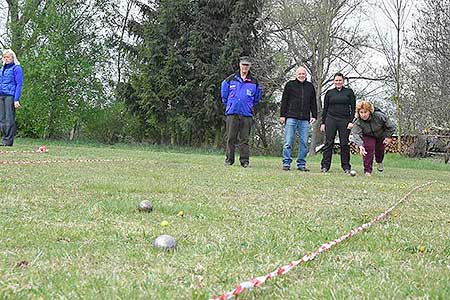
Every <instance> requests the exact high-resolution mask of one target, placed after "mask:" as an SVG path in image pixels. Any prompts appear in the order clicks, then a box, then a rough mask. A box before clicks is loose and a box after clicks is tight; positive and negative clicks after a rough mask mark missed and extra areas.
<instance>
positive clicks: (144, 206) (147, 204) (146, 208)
mask: <svg viewBox="0 0 450 300" xmlns="http://www.w3.org/2000/svg"><path fill="white" fill-rule="evenodd" d="M138 210H139V211H143V212H151V211H152V210H153V204H152V202H151V201H150V200H144V201H141V203H139V207H138Z"/></svg>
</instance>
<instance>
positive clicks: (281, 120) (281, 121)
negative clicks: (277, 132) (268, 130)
mask: <svg viewBox="0 0 450 300" xmlns="http://www.w3.org/2000/svg"><path fill="white" fill-rule="evenodd" d="M280 124H281V125H284V124H286V118H285V117H280Z"/></svg>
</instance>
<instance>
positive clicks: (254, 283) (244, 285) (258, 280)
mask: <svg viewBox="0 0 450 300" xmlns="http://www.w3.org/2000/svg"><path fill="white" fill-rule="evenodd" d="M434 182H435V181H429V182H427V183H424V184H422V185H420V186H416V187H415V188H413V189H412V190H411V191H409V192H408V193H407V194H406V195H405V196H403V198H401V199H400V200H399V201H397V203H395V204H394V205H392V206H391V207H390V208H388V209H386V210H385V211H384V212H383V213H381V214H380V215H378V216H376V217H374V218H373V219H372V220H371V221H370V222H367V223H365V224H363V225H361V226H358V227H356V228H353V229H352V230H350V231H349V232H348V233H347V234H344V235H343V236H341V237H340V238H337V239H335V240H333V241H330V242H327V243H325V244H322V245H321V246H320V247H319V248H317V249H316V250H315V251H314V252H312V253H310V254H307V255H305V256H303V257H302V258H301V259H300V260H294V261H292V262H291V263H289V264H287V265H284V266H282V267H279V268H277V269H276V270H274V271H272V272H270V273H268V274H266V275H264V276H259V277H255V278H253V279H252V280H250V281H244V282H241V283H239V284H238V285H237V286H236V287H235V288H234V289H233V290H231V291H229V292H226V293H224V294H222V295H220V296H217V297H213V298H210V300H226V299H230V298H233V297H235V296H238V295H239V294H241V293H243V292H244V291H245V290H248V289H252V288H255V287H258V286H260V285H262V284H263V283H264V282H266V281H267V280H268V279H270V278H274V277H277V276H281V275H284V274H286V273H287V272H289V271H290V270H291V269H293V268H294V267H296V266H297V265H299V264H301V263H304V262H307V261H310V260H313V259H314V258H316V256H318V255H319V254H320V253H322V252H325V251H327V250H329V249H330V248H331V247H333V246H335V245H337V244H339V243H341V242H343V241H345V240H346V239H348V238H350V237H352V236H354V235H356V234H357V233H360V232H362V231H364V230H366V229H367V228H369V227H370V226H372V225H373V224H374V223H377V222H379V221H380V220H382V219H383V218H385V217H386V216H387V215H388V214H389V213H390V212H391V211H392V210H393V209H394V208H396V207H397V206H398V205H399V204H400V203H402V202H403V201H405V200H406V199H407V198H408V197H409V196H411V194H412V193H414V192H415V191H417V190H419V189H422V188H424V187H426V186H429V185H431V184H432V183H434Z"/></svg>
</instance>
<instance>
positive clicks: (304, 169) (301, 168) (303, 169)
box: [297, 167, 309, 172]
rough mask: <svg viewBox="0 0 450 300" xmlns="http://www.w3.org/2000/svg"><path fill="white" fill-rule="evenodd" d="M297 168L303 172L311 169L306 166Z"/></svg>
mask: <svg viewBox="0 0 450 300" xmlns="http://www.w3.org/2000/svg"><path fill="white" fill-rule="evenodd" d="M297 170H299V171H301V172H309V169H308V168H306V167H300V168H297Z"/></svg>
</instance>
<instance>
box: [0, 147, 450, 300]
mask: <svg viewBox="0 0 450 300" xmlns="http://www.w3.org/2000/svg"><path fill="white" fill-rule="evenodd" d="M42 143H44V142H42V141H33V140H18V141H17V144H16V146H14V147H13V148H12V149H4V150H18V151H21V150H30V149H36V148H37V147H38V146H40V145H41V144H42ZM44 144H45V145H46V146H47V148H48V150H49V152H48V153H42V154H37V153H25V152H17V153H6V154H5V153H3V154H0V160H1V161H18V160H32V161H34V160H44V159H45V160H52V159H58V160H61V159H63V160H74V159H100V160H102V159H113V160H117V161H112V162H106V161H98V162H63V163H61V162H60V163H46V164H24V165H13V164H6V165H0V174H1V179H0V228H1V230H0V299H208V298H209V297H212V296H217V295H220V294H222V293H223V292H225V291H229V290H231V289H232V288H234V287H235V286H236V285H237V284H238V283H239V282H242V281H247V280H251V279H252V278H254V277H256V276H261V275H265V274H266V273H268V272H271V271H273V270H275V269H276V268H277V267H279V266H282V265H285V264H287V263H289V262H290V261H292V260H297V259H300V258H301V257H302V256H304V255H305V254H308V253H310V252H312V251H314V250H315V249H316V248H317V247H318V246H320V245H321V244H323V243H325V242H327V241H330V240H334V239H335V238H337V237H340V236H341V235H343V234H345V233H347V232H348V231H349V230H351V229H352V228H354V227H357V226H359V225H361V224H363V223H366V222H368V221H369V220H371V219H372V218H373V217H374V216H376V215H378V214H380V213H381V212H383V211H384V210H385V209H387V208H388V207H389V206H391V205H392V204H394V203H395V202H396V201H398V200H399V199H401V198H402V197H403V196H404V195H405V194H407V193H408V192H409V191H410V190H411V189H413V188H414V187H416V186H419V185H421V184H423V183H426V182H429V181H433V184H432V185H431V186H428V187H426V188H424V189H422V190H419V191H417V192H415V193H413V194H412V195H411V197H410V198H409V199H407V200H406V201H405V202H404V203H403V204H401V205H399V206H398V207H397V208H396V209H395V210H394V211H393V213H392V214H391V215H389V217H388V218H387V219H386V220H383V221H381V222H380V223H377V224H375V225H374V226H372V227H371V228H369V229H368V230H367V231H365V232H363V233H361V234H358V235H356V236H354V237H352V238H350V239H348V240H346V241H344V242H343V243H341V244H339V245H337V246H336V247H333V248H332V249H330V250H329V251H327V252H325V253H323V254H321V255H320V256H318V257H317V258H316V259H315V260H313V261H310V262H307V263H306V264H302V265H299V266H298V267H296V268H294V269H293V270H292V271H291V272H289V273H288V274H286V275H283V276H280V277H277V278H274V279H271V280H269V281H268V282H266V283H265V284H264V285H262V286H260V287H258V288H256V289H253V290H251V291H247V292H244V293H243V294H242V295H241V296H239V299H450V196H449V195H450V167H449V165H445V164H443V163H442V162H438V161H431V160H410V159H405V158H402V157H400V156H398V155H388V156H387V157H386V160H385V172H384V173H382V174H375V173H374V176H372V177H371V178H366V177H364V176H361V173H362V166H361V159H360V158H359V157H357V156H354V157H352V163H353V167H354V168H355V169H356V170H357V171H358V176H356V177H350V176H345V175H344V173H343V172H342V170H340V168H339V166H338V162H339V158H338V157H337V156H334V164H333V168H332V170H331V171H330V172H329V173H327V174H321V173H320V172H319V169H320V166H319V162H320V157H319V156H316V157H312V158H309V161H308V162H309V167H310V168H311V170H312V171H311V172H310V173H300V172H297V171H290V172H284V171H282V170H281V158H279V157H252V158H251V164H252V166H251V168H248V169H244V168H241V167H239V166H238V165H234V166H232V167H225V166H224V165H223V160H224V156H223V154H222V153H218V152H213V151H211V152H208V151H206V150H202V151H176V150H173V149H172V150H171V149H164V148H155V147H150V146H146V147H144V146H125V145H116V146H110V147H108V146H98V145H88V144H76V145H73V144H69V143H62V142H59V143H58V142H45V143H44ZM0 150H3V149H0ZM122 159H126V160H127V161H120V160H122ZM375 172H376V171H375ZM145 199H151V201H152V202H153V204H154V211H153V212H152V213H142V212H138V211H137V205H138V203H139V202H140V201H142V200H145ZM180 210H183V211H184V212H185V216H184V217H179V216H177V213H178V212H179V211H180ZM163 220H167V221H168V222H169V223H170V225H169V226H167V227H161V226H160V222H161V221H163ZM161 234H170V235H172V236H173V237H175V238H176V239H177V242H178V247H177V250H176V251H171V252H163V251H160V250H157V249H155V248H154V247H153V246H152V243H153V241H154V239H155V238H156V237H158V236H159V235H161Z"/></svg>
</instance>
